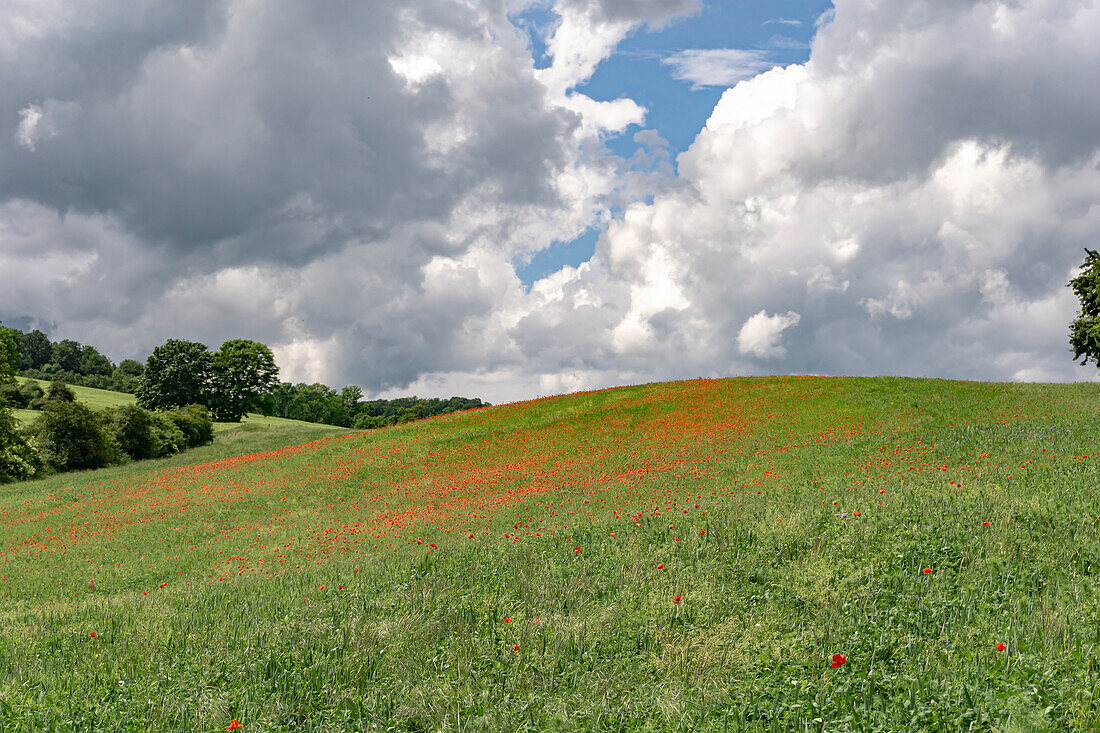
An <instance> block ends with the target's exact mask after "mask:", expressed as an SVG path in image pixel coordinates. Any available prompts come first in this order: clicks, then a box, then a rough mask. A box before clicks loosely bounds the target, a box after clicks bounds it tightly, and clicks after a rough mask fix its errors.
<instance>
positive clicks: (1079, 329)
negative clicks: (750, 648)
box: [1067, 247, 1100, 366]
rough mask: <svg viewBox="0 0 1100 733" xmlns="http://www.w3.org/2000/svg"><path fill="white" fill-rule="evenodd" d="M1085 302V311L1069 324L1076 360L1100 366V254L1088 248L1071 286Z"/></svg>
mask: <svg viewBox="0 0 1100 733" xmlns="http://www.w3.org/2000/svg"><path fill="white" fill-rule="evenodd" d="M1067 287H1070V288H1073V294H1074V295H1076V296H1077V299H1078V300H1079V301H1081V311H1080V312H1079V313H1078V314H1077V318H1076V319H1075V320H1074V321H1073V322H1072V323H1070V324H1069V345H1070V348H1072V349H1073V358H1074V360H1077V359H1081V365H1082V366H1083V365H1085V364H1087V363H1088V362H1089V360H1090V359H1091V360H1092V361H1094V362H1096V364H1097V366H1100V253H1097V252H1096V251H1094V250H1091V249H1088V248H1087V247H1086V248H1085V262H1084V263H1083V264H1082V265H1081V274H1079V275H1078V276H1077V277H1075V278H1073V279H1072V280H1070V281H1069V283H1067Z"/></svg>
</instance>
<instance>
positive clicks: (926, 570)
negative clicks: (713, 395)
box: [921, 568, 932, 573]
mask: <svg viewBox="0 0 1100 733" xmlns="http://www.w3.org/2000/svg"><path fill="white" fill-rule="evenodd" d="M921 572H922V573H930V572H932V568H925V569H924V570H922V571H921Z"/></svg>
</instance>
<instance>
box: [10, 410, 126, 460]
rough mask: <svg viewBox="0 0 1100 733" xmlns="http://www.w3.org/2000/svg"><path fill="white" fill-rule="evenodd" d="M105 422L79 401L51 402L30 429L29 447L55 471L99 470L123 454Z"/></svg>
mask: <svg viewBox="0 0 1100 733" xmlns="http://www.w3.org/2000/svg"><path fill="white" fill-rule="evenodd" d="M106 422H107V421H106V419H105V417H104V415H102V414H101V413H96V412H93V411H92V410H91V409H89V408H88V406H87V405H84V404H83V403H80V402H50V403H48V404H47V405H45V406H44V407H43V408H42V413H41V414H40V415H39V416H38V419H37V420H35V421H34V424H33V425H32V426H31V435H32V445H33V446H34V448H35V449H36V450H37V452H38V454H39V455H40V456H41V457H42V459H43V460H44V461H45V462H46V463H47V464H48V465H49V466H50V468H52V469H53V470H55V471H73V470H79V469H84V468H102V467H103V466H110V465H113V464H115V463H119V462H120V461H121V459H122V452H121V451H120V450H119V447H118V443H117V442H116V441H115V439H114V436H113V435H111V433H110V431H109V430H108V429H107V425H106Z"/></svg>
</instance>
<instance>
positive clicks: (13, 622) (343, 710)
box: [0, 378, 1100, 732]
mask: <svg viewBox="0 0 1100 733" xmlns="http://www.w3.org/2000/svg"><path fill="white" fill-rule="evenodd" d="M288 422H291V421H280V424H278V425H275V424H271V425H265V426H261V425H260V424H259V422H258V421H256V422H252V421H251V419H250V421H249V422H246V423H245V424H244V425H243V426H242V427H241V428H240V429H238V430H234V431H229V432H222V433H219V435H218V436H217V438H216V440H215V443H214V445H212V446H208V447H205V448H200V449H196V450H193V451H189V452H187V453H185V454H182V455H180V456H175V457H172V458H169V459H164V460H160V461H150V462H145V463H136V464H131V465H129V466H119V467H114V468H109V469H104V470H100V471H92V472H84V473H79V474H66V475H60V476H54V477H51V478H48V479H45V480H40V481H30V482H25V483H21V484H14V485H11V486H7V487H4V492H5V493H4V495H3V496H2V497H0V576H2V577H3V581H0V582H2V586H0V590H2V591H3V593H4V595H0V729H3V730H9V729H10V730H28V731H30V730H89V731H93V730H95V731H99V730H102V731H117V730H134V731H138V730H142V731H144V730H172V731H177V730H181V731H183V730H194V731H216V730H226V728H227V727H228V726H229V725H230V721H232V720H237V721H239V723H240V724H241V725H242V726H243V728H242V730H244V731H292V730H293V731H299V730H308V731H342V730H365V731H366V730H379V731H437V730H453V731H467V730H469V731H482V730H484V731H499V730H529V731H544V730H628V731H666V730H682V731H696V730H709V731H815V732H820V731H891V732H892V731H960V730H962V731H965V730H975V731H979V730H980V731H1005V732H1007V731H1095V730H1100V705H1098V702H1097V696H1098V695H1100V595H1098V592H1097V591H1098V574H1097V573H1098V570H1100V536H1098V533H1097V527H1096V525H1097V520H1098V515H1100V494H1098V492H1097V486H1098V485H1100V471H1098V469H1097V465H1098V462H1100V387H1098V386H1097V385H1092V384H1072V385H1064V384H1063V385H1054V384H986V383H974V382H948V381H941V380H917V379H900V378H876V379H807V380H791V379H781V378H762V379H736V380H720V381H714V382H690V383H668V384H654V385H643V386H637V387H627V388H620V389H617V390H610V391H604V392H596V393H584V394H577V395H570V396H566V397H560V398H553V399H546V400H538V401H534V402H529V403H519V404H512V405H504V406H500V407H493V408H487V409H482V410H474V411H470V412H466V413H456V414H452V415H447V416H443V417H440V418H434V419H430V420H425V421H420V422H416V423H411V424H408V425H403V426H397V427H394V428H387V429H383V430H376V431H369V432H366V433H352V432H349V431H344V430H339V429H333V430H331V431H328V432H323V429H322V428H321V426H311V427H296V426H288V425H285V424H283V423H288ZM326 436H327V437H326ZM318 439H321V440H320V442H316V443H313V444H311V445H309V446H306V447H303V448H300V449H299V448H290V449H284V448H283V446H293V445H296V444H299V443H305V442H308V441H314V440H318ZM204 451H205V452H204ZM261 451H272V452H271V453H269V454H267V455H264V456H259V457H257V456H253V457H252V458H250V459H247V460H239V461H234V460H232V459H230V457H231V456H234V455H239V454H256V453H258V452H261ZM226 459H229V460H226ZM204 461H205V462H204ZM214 461H217V462H216V463H215V462H214ZM696 505H698V506H696ZM857 512H858V514H857ZM470 535H473V538H471V537H470ZM433 545H435V547H434V548H433V547H432V546H433ZM926 569H927V572H926ZM341 586H342V587H341ZM677 597H678V598H679V603H676V602H674V600H675V599H676V598H677ZM93 632H94V634H95V636H92V633H93ZM999 644H1003V645H1004V647H1003V650H998V648H997V645H999ZM836 654H842V655H844V659H845V661H844V664H842V665H838V666H831V662H832V660H833V659H834V655H836Z"/></svg>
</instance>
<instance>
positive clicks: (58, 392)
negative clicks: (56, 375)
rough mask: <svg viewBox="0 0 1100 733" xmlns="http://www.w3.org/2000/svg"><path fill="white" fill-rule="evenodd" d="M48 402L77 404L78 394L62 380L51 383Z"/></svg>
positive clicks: (47, 397) (47, 395)
mask: <svg viewBox="0 0 1100 733" xmlns="http://www.w3.org/2000/svg"><path fill="white" fill-rule="evenodd" d="M46 401H47V402H76V392H73V391H72V390H71V389H70V388H69V385H67V384H65V383H64V382H62V381H61V380H60V379H55V380H54V381H52V382H50V389H49V391H48V392H46Z"/></svg>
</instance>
